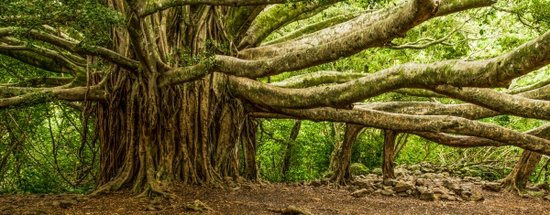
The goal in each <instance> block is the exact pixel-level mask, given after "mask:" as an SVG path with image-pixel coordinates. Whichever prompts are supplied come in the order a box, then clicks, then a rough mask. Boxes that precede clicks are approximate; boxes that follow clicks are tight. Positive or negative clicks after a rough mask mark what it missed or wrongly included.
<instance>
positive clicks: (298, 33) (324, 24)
mask: <svg viewBox="0 0 550 215" xmlns="http://www.w3.org/2000/svg"><path fill="white" fill-rule="evenodd" d="M358 15H359V13H350V14H344V15H340V16H336V17H332V18H330V19H327V20H323V21H320V22H317V23H313V24H311V25H307V26H304V27H302V28H299V29H297V30H295V31H293V32H290V33H288V34H286V35H284V36H282V37H279V38H277V39H274V40H270V41H268V42H266V43H262V45H263V46H266V45H272V44H275V43H280V42H285V41H289V40H292V39H296V38H300V37H303V36H304V35H307V34H310V33H313V32H316V31H319V30H321V29H325V28H328V27H330V26H334V25H336V24H339V23H342V22H346V21H349V20H350V19H353V18H356V17H357V16H358Z"/></svg>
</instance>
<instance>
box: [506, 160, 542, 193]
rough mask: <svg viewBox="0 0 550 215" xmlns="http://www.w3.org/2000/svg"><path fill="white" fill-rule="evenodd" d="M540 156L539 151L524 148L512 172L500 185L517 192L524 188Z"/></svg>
mask: <svg viewBox="0 0 550 215" xmlns="http://www.w3.org/2000/svg"><path fill="white" fill-rule="evenodd" d="M541 157H542V155H541V154H540V153H536V152H532V151H529V150H524V151H523V153H521V157H520V158H519V160H518V162H517V163H516V165H515V166H514V169H512V172H510V174H508V176H506V178H505V179H504V181H503V182H502V186H503V187H504V188H505V189H507V190H511V191H518V192H519V191H521V190H522V189H524V188H525V186H526V185H527V182H528V181H529V177H531V174H532V173H533V172H534V171H535V168H536V167H537V164H538V163H539V162H540V159H541Z"/></svg>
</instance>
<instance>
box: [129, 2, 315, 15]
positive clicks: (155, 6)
mask: <svg viewBox="0 0 550 215" xmlns="http://www.w3.org/2000/svg"><path fill="white" fill-rule="evenodd" d="M300 1H304V0H160V1H148V3H147V4H146V5H145V8H143V9H142V10H141V11H139V15H140V16H148V15H151V14H153V13H156V12H159V11H162V10H166V9H169V8H172V7H178V6H184V5H225V6H233V7H238V6H250V5H268V4H282V3H289V2H300Z"/></svg>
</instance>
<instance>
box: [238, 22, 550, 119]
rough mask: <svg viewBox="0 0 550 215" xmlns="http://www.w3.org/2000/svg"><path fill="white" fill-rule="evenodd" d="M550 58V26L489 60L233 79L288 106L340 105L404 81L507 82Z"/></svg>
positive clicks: (271, 102)
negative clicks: (279, 81)
mask: <svg viewBox="0 0 550 215" xmlns="http://www.w3.org/2000/svg"><path fill="white" fill-rule="evenodd" d="M549 63H550V31H549V32H547V33H545V34H544V35H542V36H540V37H538V38H536V39H534V40H532V41H530V42H528V43H526V44H524V45H522V46H520V47H518V48H517V49H515V50H513V51H511V52H509V53H506V54H503V55H501V56H498V57H495V58H492V59H489V60H480V61H460V60H451V61H443V62H438V63H434V64H404V65H399V66H396V67H392V68H389V69H386V70H382V71H380V72H377V73H374V74H368V75H366V76H365V77H362V78H359V79H356V80H354V81H349V82H346V83H343V84H335V85H331V86H320V87H311V88H306V89H284V88H280V87H275V86H270V85H267V84H264V83H261V82H259V81H255V80H251V79H247V78H240V77H230V79H229V80H230V84H231V85H232V90H233V91H234V92H235V93H236V94H238V95H240V96H242V97H244V98H246V99H248V100H250V101H252V102H255V103H258V104H261V105H266V106H270V107H286V108H302V107H319V106H333V107H334V106H342V105H347V104H350V103H353V102H358V101H361V100H364V99H366V98H369V97H372V96H376V95H379V94H381V93H385V92H389V91H392V90H395V89H399V88H404V87H414V88H426V89H429V88H430V87H432V86H436V85H443V84H448V85H453V86H457V87H505V86H507V85H508V84H509V82H510V81H511V80H512V79H514V78H516V77H519V76H521V75H524V74H527V73H529V72H531V71H534V70H536V69H538V68H540V67H542V66H545V65H547V64H549ZM266 98H268V99H266Z"/></svg>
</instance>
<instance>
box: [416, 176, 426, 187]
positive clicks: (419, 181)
mask: <svg viewBox="0 0 550 215" xmlns="http://www.w3.org/2000/svg"><path fill="white" fill-rule="evenodd" d="M425 184H426V180H424V179H423V178H419V179H416V186H424V185H425Z"/></svg>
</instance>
